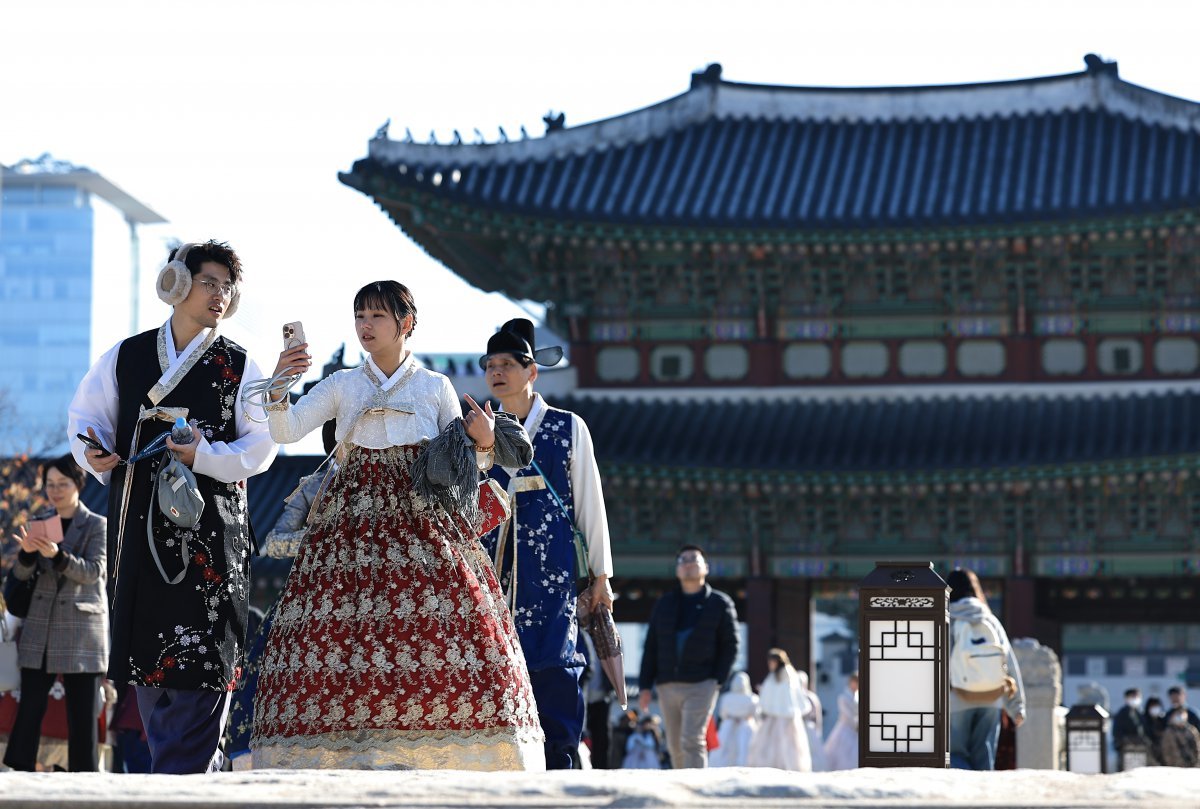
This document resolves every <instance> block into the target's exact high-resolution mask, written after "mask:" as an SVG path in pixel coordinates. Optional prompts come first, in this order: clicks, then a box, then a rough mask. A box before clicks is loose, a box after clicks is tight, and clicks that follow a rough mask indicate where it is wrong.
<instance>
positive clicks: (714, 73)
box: [692, 62, 722, 90]
mask: <svg viewBox="0 0 1200 809" xmlns="http://www.w3.org/2000/svg"><path fill="white" fill-rule="evenodd" d="M721 71H722V68H721V63H720V62H712V63H710V64H709V66H708V67H706V68H704V70H697V71H696V72H694V73H692V89H693V90H695V89H696V88H697V87H703V86H704V85H713V86H716V85H718V84H720V83H721Z"/></svg>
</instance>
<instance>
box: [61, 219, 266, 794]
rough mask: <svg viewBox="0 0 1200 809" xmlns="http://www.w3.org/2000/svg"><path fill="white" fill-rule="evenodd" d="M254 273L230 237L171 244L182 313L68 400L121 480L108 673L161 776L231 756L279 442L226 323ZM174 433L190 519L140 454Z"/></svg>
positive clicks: (84, 447)
mask: <svg viewBox="0 0 1200 809" xmlns="http://www.w3.org/2000/svg"><path fill="white" fill-rule="evenodd" d="M241 282H242V265H241V261H240V260H239V259H238V256H237V254H236V253H235V252H234V251H233V250H232V249H230V248H229V246H228V245H227V244H224V243H222V242H216V241H208V242H204V243H202V244H200V243H197V244H185V245H182V246H180V247H179V248H177V249H175V250H173V251H171V254H170V256H169V257H168V261H167V264H166V266H164V267H163V268H162V270H161V271H160V272H159V274H158V278H157V281H156V286H155V290H156V292H157V293H158V296H159V298H161V299H162V300H163V301H164V302H166V303H168V304H170V305H171V306H172V307H173V311H172V314H171V317H170V319H168V320H167V322H166V323H164V324H163V325H162V326H160V327H159V328H157V329H153V330H151V331H147V332H143V333H142V334H138V335H135V336H133V337H130V338H127V339H125V340H122V341H121V342H120V343H118V344H117V345H116V346H114V347H113V348H112V349H110V350H109V351H108V352H106V353H105V354H104V355H103V356H101V357H100V359H99V360H97V362H96V364H95V365H94V366H92V368H91V370H89V371H88V373H87V375H86V376H85V377H84V378H83V381H82V382H80V384H79V388H78V389H77V390H76V392H75V397H74V399H73V400H72V401H71V407H70V412H69V424H68V431H69V432H68V435H69V437H70V439H71V449H72V453H73V454H74V456H75V458H76V459H77V460H78V461H79V462H80V464H81V465H83V467H84V468H85V469H90V470H91V471H92V474H93V475H95V477H96V478H97V479H98V480H99V481H100V482H101V483H103V484H106V485H108V487H109V499H108V503H109V506H108V522H109V526H108V556H109V565H108V568H109V570H110V571H111V572H112V573H113V574H114V577H115V579H114V586H113V587H112V589H111V590H110V593H111V598H112V608H111V614H112V622H111V623H112V653H111V656H110V659H109V671H108V676H109V678H110V679H112V680H113V682H115V683H117V684H118V686H121V685H123V684H126V683H129V684H132V685H133V686H134V688H135V689H136V692H137V702H138V712H139V713H140V714H141V717H142V722H143V724H144V726H145V730H146V737H147V741H148V743H149V747H150V753H151V758H152V771H153V772H156V773H181V774H182V773H203V772H212V771H214V770H216V769H219V768H220V766H221V763H222V760H223V756H222V754H221V752H220V750H219V747H218V745H219V743H220V740H221V736H222V733H223V731H224V725H225V721H226V718H227V715H228V711H229V695H230V691H231V689H232V688H233V684H234V682H236V680H237V674H238V668H239V667H240V665H241V661H242V657H243V654H244V651H245V644H246V620H247V612H248V609H249V592H250V544H251V540H250V525H249V519H248V511H247V508H246V479H247V478H248V477H250V476H252V475H256V474H258V473H259V472H262V471H264V470H265V469H266V468H267V467H268V466H269V465H270V463H271V461H272V459H274V457H275V452H276V449H277V445H276V444H275V442H274V441H272V440H271V436H270V433H269V432H268V430H267V425H266V424H265V423H260V422H256V421H252V420H251V419H250V418H249V416H248V415H247V413H246V412H245V411H244V405H243V403H242V389H243V387H244V386H245V384H246V382H247V381H253V380H256V379H261V378H262V377H263V376H264V375H263V373H262V371H261V370H259V368H258V366H257V365H256V364H255V363H254V362H253V361H252V360H251V359H250V358H249V357H247V356H246V351H245V349H243V348H242V347H241V346H239V345H237V344H236V343H234V342H232V341H231V340H229V339H228V338H226V337H223V336H221V335H219V334H218V333H217V331H218V325H219V323H220V322H221V321H222V320H224V319H226V318H228V317H229V316H230V315H232V314H233V313H234V311H235V310H236V309H237V305H238V300H239V298H240V286H241ZM181 416H182V417H183V418H184V419H186V420H187V421H188V422H189V423H190V425H191V429H192V440H191V442H189V443H177V442H176V441H175V440H173V439H172V438H170V437H169V433H170V431H171V427H172V424H173V423H174V422H175V420H176V418H178V417H181ZM164 438H165V445H166V447H167V448H168V449H170V450H171V452H172V453H173V454H174V456H175V458H176V459H178V461H179V462H181V463H182V464H183V465H184V466H187V467H189V468H190V469H191V471H192V473H193V475H194V477H195V484H196V488H197V489H198V491H199V493H200V495H201V496H202V498H203V501H204V503H203V507H202V510H201V511H200V513H199V515H198V518H197V520H198V521H197V522H195V523H194V525H193V526H191V527H188V526H187V525H186V524H184V525H181V524H179V522H180V521H179V519H177V518H176V519H174V520H172V519H171V518H170V515H169V514H168V513H167V512H168V511H169V510H165V509H163V508H160V507H156V506H155V502H154V497H155V496H158V495H159V493H160V492H161V491H162V488H161V487H160V486H157V485H156V482H155V476H156V474H157V473H158V471H159V469H160V466H161V465H162V464H163V462H164V460H167V459H169V458H167V459H165V458H164V457H163V454H162V453H158V454H153V455H147V456H146V457H140V456H142V455H143V454H144V453H145V451H146V450H147V448H152V447H153V446H156V445H158V444H161V443H163V439H164ZM180 479H181V480H182V479H183V478H180ZM176 516H177V515H176Z"/></svg>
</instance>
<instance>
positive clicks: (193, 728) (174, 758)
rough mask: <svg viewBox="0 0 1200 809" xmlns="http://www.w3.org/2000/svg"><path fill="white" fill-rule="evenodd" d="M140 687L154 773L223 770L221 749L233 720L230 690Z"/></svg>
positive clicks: (138, 696)
mask: <svg viewBox="0 0 1200 809" xmlns="http://www.w3.org/2000/svg"><path fill="white" fill-rule="evenodd" d="M135 688H137V701H138V713H140V714H141V715H142V725H144V726H145V728H146V743H147V744H148V745H149V746H150V758H151V772H155V773H171V774H174V775H186V774H188V773H209V772H216V771H217V770H219V769H221V765H222V764H223V763H224V762H225V756H224V755H223V754H222V753H221V751H220V749H219V746H220V744H221V736H222V734H223V733H224V732H225V720H226V719H227V718H228V717H229V692H228V691H200V690H196V691H185V690H181V689H176V688H147V687H146V686H142V685H139V686H135Z"/></svg>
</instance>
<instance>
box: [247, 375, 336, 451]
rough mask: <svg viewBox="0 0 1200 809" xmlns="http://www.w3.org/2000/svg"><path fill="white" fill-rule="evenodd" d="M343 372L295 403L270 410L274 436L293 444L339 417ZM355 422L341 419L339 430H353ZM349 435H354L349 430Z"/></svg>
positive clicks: (282, 442) (268, 420) (327, 379)
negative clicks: (339, 388) (342, 421)
mask: <svg viewBox="0 0 1200 809" xmlns="http://www.w3.org/2000/svg"><path fill="white" fill-rule="evenodd" d="M341 379H342V374H341V373H340V372H339V373H335V374H332V375H331V376H327V377H325V378H324V379H322V380H321V381H320V382H318V383H317V384H316V385H315V386H313V389H312V390H310V391H309V392H308V393H306V394H304V395H303V396H301V397H300V399H299V400H298V401H297V402H296V403H295V404H294V405H290V406H287V407H283V408H279V409H275V410H268V411H267V425H268V427H269V428H270V433H271V438H273V439H274V440H276V441H278V442H279V443H280V444H291V443H294V442H296V441H299V440H300V439H301V438H303V437H304V436H306V435H308V434H309V433H311V432H312V431H313V430H315V429H317V428H318V427H320V426H321V425H323V424H324V423H325V422H327V421H329V420H330V419H332V418H337V414H338V403H339V402H340V400H341V396H340V395H339V390H338V386H339V385H340V384H341ZM353 426H354V425H352V424H345V425H343V424H341V423H340V422H339V423H338V432H339V433H340V432H343V431H344V430H350V429H351V428H353ZM345 437H346V438H351V437H352V436H350V435H349V433H346V434H345Z"/></svg>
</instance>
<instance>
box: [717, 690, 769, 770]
mask: <svg viewBox="0 0 1200 809" xmlns="http://www.w3.org/2000/svg"><path fill="white" fill-rule="evenodd" d="M717 716H718V717H720V719H721V726H720V728H719V729H718V730H717V740H718V741H719V742H720V745H719V746H718V747H717V749H716V750H713V751H711V752H709V754H708V766H710V767H745V766H746V760H747V757H748V756H749V754H750V743H751V742H752V741H753V739H754V734H755V732H756V731H757V730H758V718H757V717H758V697H757V696H756V695H755V694H754V690H753V689H752V688H751V687H750V675H748V674H746V672H744V671H739V672H738V673H737V674H734V675H733V678H732V679H731V680H730V681H729V691H728V692H726V693H725V694H722V695H721V700H720V702H718V703H717Z"/></svg>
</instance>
